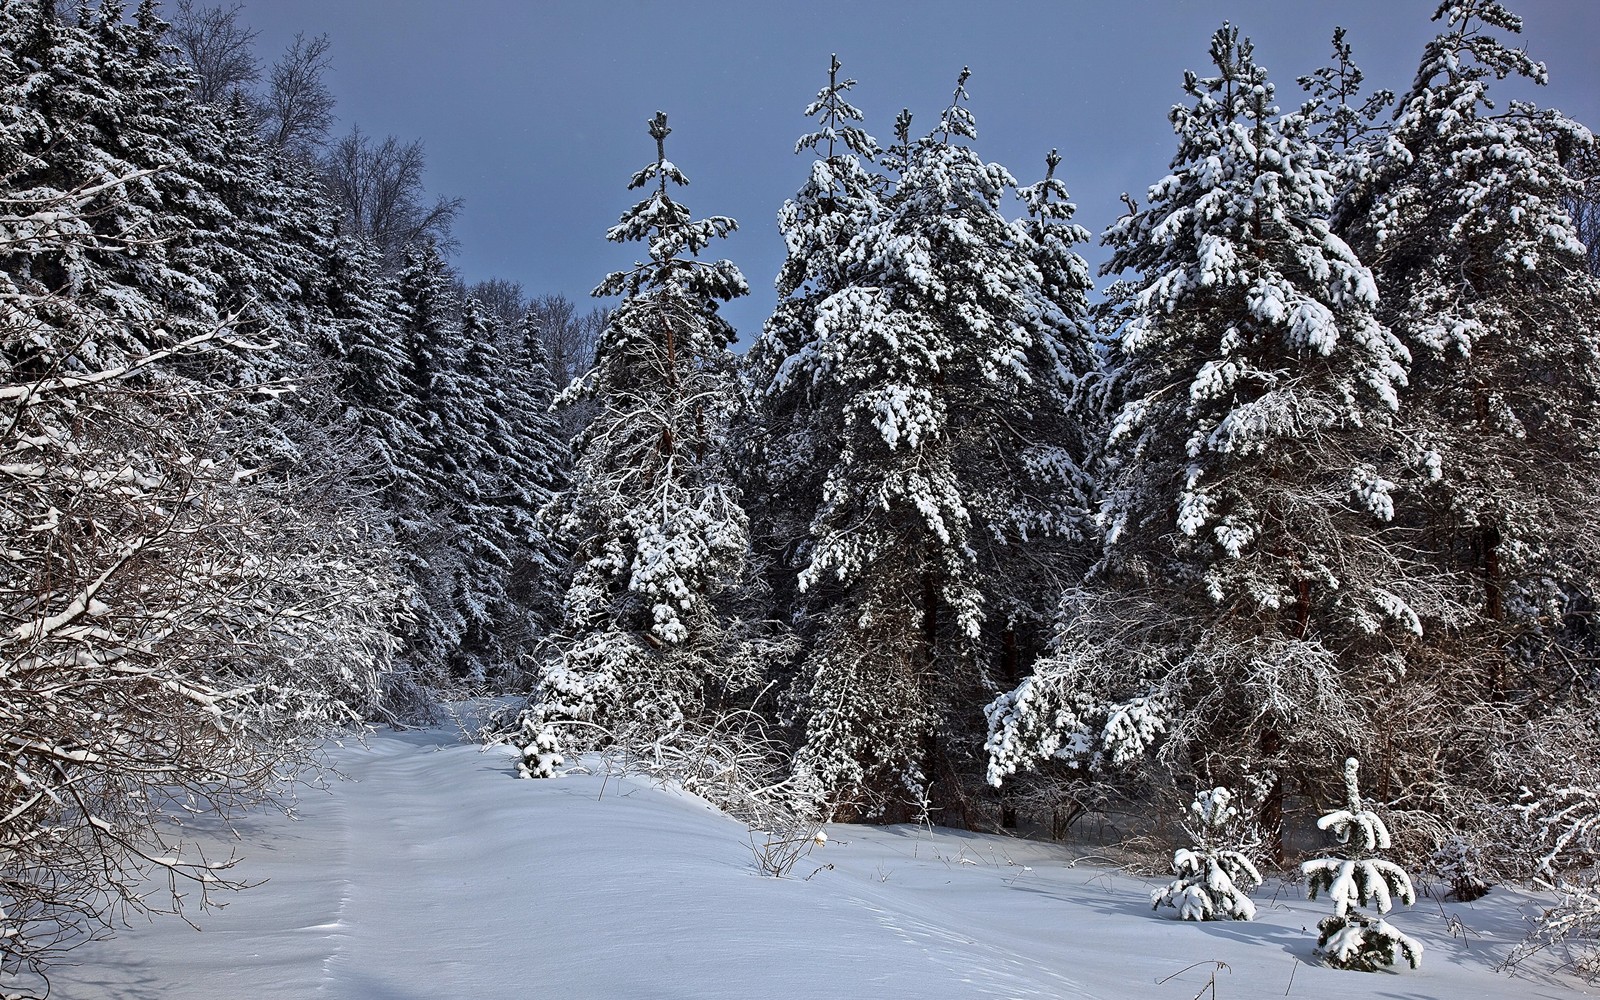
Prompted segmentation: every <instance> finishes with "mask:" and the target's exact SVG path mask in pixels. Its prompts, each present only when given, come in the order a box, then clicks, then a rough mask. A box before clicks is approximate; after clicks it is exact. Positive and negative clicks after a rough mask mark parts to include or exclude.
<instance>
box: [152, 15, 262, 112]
mask: <svg viewBox="0 0 1600 1000" xmlns="http://www.w3.org/2000/svg"><path fill="white" fill-rule="evenodd" d="M243 10H244V4H237V3H236V4H234V5H233V6H231V7H196V6H195V5H194V0H178V6H177V9H176V16H175V17H174V18H173V19H172V33H171V38H172V41H173V43H174V44H175V45H177V47H178V54H179V56H180V57H182V59H183V61H184V62H186V63H188V64H189V66H190V67H192V68H193V69H194V72H195V77H196V80H195V89H194V95H195V97H196V98H198V99H199V100H201V101H204V102H205V103H207V104H220V103H222V102H223V101H225V100H227V99H228V97H229V95H231V94H232V93H233V92H234V91H236V90H243V89H244V87H245V85H246V84H251V83H254V82H256V80H257V79H258V78H259V77H260V76H261V67H260V66H259V65H258V64H257V63H256V54H255V40H256V35H257V34H258V32H257V31H256V30H255V29H254V28H251V27H249V26H247V25H246V24H244V22H243V21H241V20H240V19H239V13H240V12H241V11H243Z"/></svg>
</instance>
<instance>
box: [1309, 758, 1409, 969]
mask: <svg viewBox="0 0 1600 1000" xmlns="http://www.w3.org/2000/svg"><path fill="white" fill-rule="evenodd" d="M1359 767H1360V764H1359V763H1358V762H1357V761H1356V759H1355V758H1354V757H1351V758H1348V759H1347V760H1346V761H1345V762H1344V787H1345V794H1346V796H1347V799H1346V803H1345V807H1344V808H1343V809H1336V810H1334V811H1333V812H1330V813H1328V814H1327V815H1325V816H1323V817H1322V818H1321V819H1319V820H1317V826H1318V828H1320V829H1322V830H1326V831H1328V832H1329V833H1332V834H1333V835H1334V836H1336V837H1338V838H1339V843H1340V844H1341V845H1343V846H1344V856H1343V857H1333V858H1317V859H1315V860H1312V861H1307V862H1305V863H1303V864H1302V865H1301V866H1300V870H1301V871H1302V872H1303V873H1304V874H1305V876H1306V882H1307V892H1308V893H1309V894H1310V898H1312V899H1316V898H1317V896H1318V894H1319V893H1325V894H1326V895H1327V897H1328V898H1329V900H1331V901H1332V902H1333V915H1332V916H1330V917H1324V918H1323V919H1322V920H1321V921H1320V922H1319V923H1318V924H1317V930H1318V934H1317V951H1318V953H1319V954H1321V955H1322V957H1323V960H1324V961H1326V962H1327V963H1328V964H1329V965H1331V966H1333V967H1334V968H1336V969H1353V970H1355V971H1358V972H1375V971H1377V970H1378V969H1382V968H1387V967H1389V966H1392V965H1394V964H1395V963H1396V962H1397V961H1399V960H1400V959H1401V958H1404V959H1405V960H1406V963H1407V964H1408V965H1410V966H1411V967H1412V968H1413V969H1415V968H1416V967H1417V966H1418V965H1419V964H1420V963H1421V962H1422V945H1421V944H1419V943H1418V942H1417V941H1415V940H1413V939H1411V938H1409V937H1407V936H1406V935H1405V934H1402V933H1401V932H1400V931H1398V930H1396V929H1395V928H1394V927H1393V926H1391V925H1390V924H1389V922H1388V921H1387V920H1385V919H1384V914H1387V913H1388V912H1389V911H1390V910H1391V909H1392V908H1393V906H1394V900H1396V899H1398V900H1399V901H1400V902H1402V903H1404V904H1406V905H1407V906H1410V905H1411V904H1412V903H1415V902H1416V900H1417V896H1416V893H1415V892H1414V891H1413V890H1412V888H1411V877H1410V876H1409V875H1407V874H1406V873H1405V870H1404V869H1402V868H1401V867H1400V866H1399V865H1397V864H1395V863H1394V862H1392V861H1386V860H1384V859H1383V858H1380V857H1376V856H1375V855H1376V852H1378V851H1386V850H1388V849H1389V846H1390V844H1389V828H1388V827H1387V826H1386V825H1384V822H1383V820H1382V819H1381V818H1380V817H1379V816H1378V814H1377V813H1374V812H1372V811H1371V810H1369V809H1366V808H1364V807H1363V806H1362V803H1361V793H1360V791H1359V789H1358V788H1357V787H1356V771H1357V769H1358V768H1359ZM1358 907H1370V908H1371V909H1373V910H1376V911H1377V913H1378V915H1377V916H1376V917H1373V916H1369V915H1367V914H1365V913H1363V912H1361V910H1360V909H1358Z"/></svg>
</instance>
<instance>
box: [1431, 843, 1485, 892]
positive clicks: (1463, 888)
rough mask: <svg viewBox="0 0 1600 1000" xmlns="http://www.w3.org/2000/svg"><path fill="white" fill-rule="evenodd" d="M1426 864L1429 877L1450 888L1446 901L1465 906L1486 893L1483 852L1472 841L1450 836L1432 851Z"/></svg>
mask: <svg viewBox="0 0 1600 1000" xmlns="http://www.w3.org/2000/svg"><path fill="white" fill-rule="evenodd" d="M1429 860H1430V866H1431V867H1432V869H1433V874H1435V875H1437V876H1438V877H1439V878H1440V879H1441V880H1442V881H1444V882H1445V884H1447V885H1449V886H1450V891H1449V893H1448V896H1449V898H1450V899H1455V900H1459V901H1461V902H1463V903H1469V902H1471V901H1472V900H1474V899H1479V898H1482V896H1483V895H1484V893H1486V892H1488V891H1489V881H1488V873H1487V872H1486V871H1485V866H1484V859H1483V850H1482V848H1480V847H1479V845H1478V844H1477V843H1476V842H1474V841H1473V840H1470V839H1468V838H1467V837H1465V836H1461V835H1456V836H1452V837H1450V838H1448V839H1446V840H1445V842H1444V843H1442V844H1440V845H1439V846H1438V847H1437V848H1435V849H1434V852H1433V856H1432V858H1430V859H1429Z"/></svg>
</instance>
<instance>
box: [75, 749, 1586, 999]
mask: <svg viewBox="0 0 1600 1000" xmlns="http://www.w3.org/2000/svg"><path fill="white" fill-rule="evenodd" d="M334 756H335V761H336V763H337V765H338V766H339V768H340V769H341V770H342V771H343V772H344V773H345V774H347V775H348V776H349V777H350V779H351V780H349V781H344V782H337V783H335V784H334V786H333V787H332V789H331V790H330V791H329V792H326V793H323V792H309V793H306V795H305V797H304V798H303V800H302V802H301V805H300V807H299V809H298V815H299V820H298V821H291V820H289V819H287V818H285V817H282V816H264V817H260V818H256V819H252V820H250V821H248V822H246V823H245V824H244V825H243V826H242V828H241V834H242V836H243V838H244V842H243V844H242V845H240V853H241V854H244V855H245V856H246V859H247V860H246V861H245V863H244V865H243V873H244V874H245V875H246V876H247V877H250V878H252V879H266V880H267V882H266V884H264V885H262V886H259V887H258V888H255V889H253V890H251V891H249V892H246V893H244V894H243V895H241V896H239V897H237V898H236V899H235V900H234V901H233V902H232V903H231V904H230V905H229V906H228V907H227V908H226V909H225V910H223V911H221V912H213V913H210V914H205V915H202V916H201V918H200V920H201V922H202V924H203V926H204V928H205V929H204V931H203V932H200V933H196V932H195V931H193V930H191V929H190V928H189V927H187V926H186V925H184V924H183V923H182V922H181V921H177V920H173V919H170V918H169V919H162V920H159V921H157V922H155V923H153V924H146V923H144V922H142V921H141V922H140V923H138V924H137V925H136V926H134V927H132V928H130V929H127V930H125V931H123V932H122V933H121V934H120V935H119V936H118V937H117V938H116V939H114V940H111V941H105V942H97V943H94V944H91V945H88V946H86V947H84V948H82V949H80V950H79V951H77V952H75V953H74V954H73V955H72V958H73V960H74V961H75V962H76V963H78V964H77V965H75V966H74V967H71V968H64V969H61V970H59V971H58V974H57V975H56V976H55V977H54V979H55V982H54V989H55V992H54V995H55V996H59V997H67V998H79V1000H99V998H112V997H117V998H129V1000H142V998H149V1000H157V998H160V1000H185V998H201V997H204V998H216V997H250V998H252V1000H273V998H290V997H294V998H302V997H318V996H326V997H339V998H351V1000H412V998H417V1000H421V998H428V1000H440V998H464V1000H467V998H470V1000H477V998H482V1000H497V998H517V1000H527V998H546V997H548V998H572V1000H582V998H632V997H641V998H643V997H649V998H710V997H726V998H740V1000H746V998H755V997H760V998H768V997H771V998H789V997H794V998H802V997H805V998H810V997H840V998H858V997H868V998H872V1000H889V998H898V997H908V998H909V997H917V998H920V1000H930V998H939V1000H943V998H965V997H974V998H976V997H1016V998H1029V997H1051V998H1087V997H1095V998H1103V1000H1120V998H1124V997H1129V998H1131V997H1140V998H1157V1000H1160V998H1168V997H1170V998H1172V1000H1191V998H1193V997H1194V996H1195V994H1196V992H1197V991H1199V990H1200V989H1201V988H1202V987H1203V986H1204V985H1205V983H1206V981H1207V979H1209V978H1210V976H1211V974H1212V972H1213V970H1214V969H1215V966H1214V965H1211V964H1210V963H1213V962H1216V961H1220V962H1224V963H1226V964H1227V966H1228V970H1227V971H1223V972H1220V973H1218V974H1217V996H1218V997H1223V998H1236V997H1270V996H1284V995H1286V991H1287V995H1289V996H1300V997H1315V996H1331V995H1335V994H1336V993H1337V995H1339V996H1340V997H1342V998H1348V1000H1358V998H1367V997H1372V998H1379V997H1384V998H1393V997H1404V998H1430V997H1437V998H1450V1000H1466V998H1476V997H1517V998H1568V997H1577V996H1582V995H1584V993H1583V991H1582V989H1581V988H1580V987H1581V984H1580V983H1578V982H1577V981H1575V980H1572V979H1570V978H1568V977H1560V976H1545V975H1540V976H1535V977H1531V978H1530V977H1529V976H1526V975H1525V976H1523V977H1522V978H1518V979H1509V978H1506V977H1504V976H1501V975H1498V974H1496V973H1494V972H1493V971H1492V966H1493V965H1494V964H1495V963H1496V962H1497V961H1498V960H1499V958H1500V957H1501V956H1502V955H1503V954H1504V952H1505V950H1506V948H1507V947H1509V945H1510V943H1512V942H1514V941H1515V940H1516V938H1517V937H1519V936H1520V935H1521V933H1522V927H1523V923H1522V921H1523V918H1522V910H1524V909H1531V908H1532V907H1533V906H1535V905H1537V900H1535V899H1534V898H1532V897H1527V896H1523V895H1519V894H1516V893H1510V892H1506V891H1503V890H1496V891H1495V892H1494V893H1491V894H1490V895H1489V896H1488V897H1486V898H1485V899H1484V900H1481V901H1479V902H1478V903H1477V904H1472V905H1460V906H1456V905H1446V906H1443V907H1441V906H1440V905H1439V904H1436V903H1433V902H1431V901H1425V902H1424V903H1423V904H1422V905H1419V906H1417V907H1415V908H1413V909H1411V910H1409V911H1406V912H1402V913H1400V914H1399V915H1398V916H1397V917H1396V923H1397V924H1398V925H1401V926H1403V928H1404V929H1405V930H1406V931H1407V932H1408V933H1411V934H1413V935H1415V936H1417V937H1418V938H1420V939H1421V940H1422V941H1423V942H1424V944H1425V945H1426V947H1427V949H1428V951H1427V955H1426V956H1425V959H1424V964H1423V967H1422V970H1421V971H1420V972H1409V971H1407V972H1403V973H1386V974H1376V975H1362V974H1359V973H1347V972H1334V971H1331V970H1326V969H1322V968H1319V967H1316V966H1314V965H1309V964H1306V962H1307V960H1308V959H1309V958H1310V952H1311V946H1312V943H1313V941H1314V939H1315V924H1316V920H1317V919H1318V917H1319V916H1320V915H1321V914H1322V912H1323V911H1322V908H1321V907H1320V905H1315V904H1310V903H1307V902H1305V901H1304V900H1301V899H1299V898H1298V890H1297V889H1295V888H1293V887H1290V888H1280V889H1278V891H1277V892H1276V893H1274V891H1273V889H1274V885H1273V884H1271V883H1269V886H1268V888H1267V889H1266V890H1263V891H1260V892H1257V893H1256V899H1257V902H1258V905H1259V906H1260V910H1261V916H1260V919H1259V920H1257V921H1256V922H1254V923H1229V924H1206V925H1196V924H1183V923H1179V922H1177V921H1175V920H1172V919H1171V918H1169V917H1167V916H1164V915H1157V914H1154V913H1152V912H1151V910H1150V904H1149V902H1148V899H1149V896H1148V892H1149V888H1150V887H1151V885H1152V884H1153V883H1150V882H1146V881H1144V880H1140V879H1137V878H1133V877H1130V876H1128V875H1125V874H1123V873H1121V872H1118V871H1116V870H1114V869H1109V868H1104V867H1099V866H1095V865H1092V864H1089V863H1078V864H1076V865H1074V864H1073V863H1072V862H1071V860H1070V855H1069V854H1068V852H1067V851H1066V850H1065V849H1063V848H1061V847H1059V846H1054V845H1048V844H1036V843H1028V842H1022V841H1015V840H1007V839H1002V838H997V837H984V836H976V835H968V834H961V833H955V832H950V831H945V830H934V831H931V832H930V831H929V830H926V829H919V828H915V827H890V828H866V827H844V826H839V827H833V828H831V829H830V831H829V835H830V837H831V838H832V839H831V840H830V842H829V843H828V844H827V846H826V847H824V848H821V849H819V850H817V851H815V852H814V853H813V854H812V855H811V857H810V858H809V859H806V860H804V861H802V862H801V863H800V867H799V868H798V869H797V872H796V874H797V875H802V876H803V875H806V874H810V873H811V872H812V871H813V870H815V869H817V868H818V866H821V865H824V864H831V865H832V866H833V867H832V868H831V869H823V870H821V871H818V872H817V873H816V874H815V877H813V878H812V879H811V880H809V881H804V880H802V879H800V878H794V879H788V880H775V879H770V878H764V877H762V876H760V875H758V874H756V872H755V869H754V867H753V864H752V858H751V852H750V849H749V847H748V840H747V837H746V834H745V832H744V830H743V828H742V827H741V826H740V825H739V824H737V823H735V822H733V821H732V820H729V819H728V818H726V817H724V816H722V815H720V814H717V813H715V812H713V811H712V810H710V809H709V808H708V807H707V806H706V805H705V804H704V803H702V802H701V801H699V800H698V799H695V798H693V797H690V796H687V795H683V794H678V793H672V792H667V791H662V790H660V789H657V788H653V787H650V786H648V785H644V784H640V783H637V782H632V781H621V782H619V781H618V780H617V779H615V778H613V779H610V780H609V781H605V780H603V779H602V778H601V777H599V776H594V777H590V776H569V777H566V778H562V779H558V780H553V781H519V780H515V779H514V778H513V777H512V773H513V768H512V761H511V759H510V757H509V755H508V754H507V752H506V751H504V750H503V749H498V750H491V751H489V752H486V753H485V752H481V751H480V749H479V748H477V747H473V746H467V745H461V744H459V743H458V742H457V740H456V737H455V734H453V733H450V732H446V731H443V730H435V731H426V732H410V733H400V734H392V733H383V734H377V735H374V736H373V737H372V738H371V739H370V740H369V741H368V744H367V746H365V747H347V748H343V749H340V750H337V751H335V755H334ZM1168 912H1170V911H1168ZM1451 917H1456V918H1459V920H1460V922H1461V925H1462V928H1464V929H1458V930H1457V933H1456V934H1455V935H1452V934H1451V932H1450V926H1449V922H1450V918H1451ZM1191 963H1207V964H1206V965H1205V966H1203V967H1198V968H1194V969H1191V970H1189V971H1187V972H1183V973H1181V974H1178V975H1176V976H1174V974H1175V973H1179V971H1180V970H1182V969H1184V967H1185V966H1188V965H1190V964H1191ZM1169 976H1174V978H1171V979H1170V980H1168V981H1167V982H1165V983H1158V982H1157V981H1158V980H1161V979H1163V978H1165V977H1169Z"/></svg>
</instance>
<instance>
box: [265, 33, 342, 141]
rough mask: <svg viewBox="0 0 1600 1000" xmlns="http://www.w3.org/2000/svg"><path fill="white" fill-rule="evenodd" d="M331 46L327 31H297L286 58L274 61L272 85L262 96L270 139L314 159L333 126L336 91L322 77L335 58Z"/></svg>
mask: <svg viewBox="0 0 1600 1000" xmlns="http://www.w3.org/2000/svg"><path fill="white" fill-rule="evenodd" d="M329 48H330V45H329V42H328V36H327V35H316V36H314V37H311V38H307V37H306V36H305V35H304V34H297V35H295V36H294V42H293V43H292V44H291V45H290V46H289V48H288V49H287V50H286V51H285V52H284V53H283V56H282V58H280V59H279V60H278V61H277V62H275V63H273V64H272V74H271V78H270V80H269V86H268V88H267V92H266V94H265V95H263V97H262V98H261V104H262V108H261V110H262V129H263V133H264V136H265V138H266V140H267V142H268V143H270V144H271V145H273V146H274V147H276V148H278V149H282V150H286V151H288V152H290V153H293V154H295V155H297V156H300V157H302V158H304V159H312V158H313V157H314V155H315V153H316V151H317V150H320V149H321V148H322V147H323V145H324V144H325V143H326V142H327V138H328V129H329V128H331V127H332V126H333V107H334V103H335V102H334V99H333V93H332V92H331V91H329V90H328V85H327V84H326V83H325V82H324V81H323V79H322V76H323V74H324V73H325V72H327V70H328V66H329V64H330V62H331V60H330V58H329V55H328V50H329Z"/></svg>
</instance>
